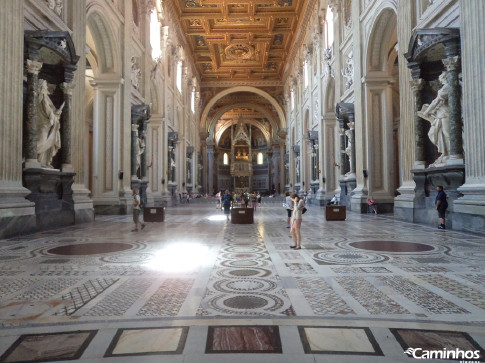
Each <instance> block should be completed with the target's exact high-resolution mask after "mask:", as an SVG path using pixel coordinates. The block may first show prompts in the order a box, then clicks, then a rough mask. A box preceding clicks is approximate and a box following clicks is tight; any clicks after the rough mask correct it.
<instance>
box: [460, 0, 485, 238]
mask: <svg viewBox="0 0 485 363" xmlns="http://www.w3.org/2000/svg"><path fill="white" fill-rule="evenodd" d="M460 17H461V19H460V23H461V29H460V33H461V52H462V53H461V56H462V71H463V100H464V101H465V102H464V103H463V119H464V130H463V131H464V133H463V141H464V148H465V150H464V152H465V155H466V168H465V175H466V178H465V180H466V182H465V184H464V185H462V186H461V187H460V188H458V190H459V191H460V192H461V193H462V194H463V197H461V198H459V199H457V200H455V201H454V203H453V229H463V230H469V231H477V232H478V231H481V232H483V231H484V230H485V153H484V152H483V150H485V127H483V126H484V125H485V102H484V100H485V77H484V75H483V70H484V69H485V57H483V54H484V49H485V7H484V6H483V1H482V0H466V1H460Z"/></svg>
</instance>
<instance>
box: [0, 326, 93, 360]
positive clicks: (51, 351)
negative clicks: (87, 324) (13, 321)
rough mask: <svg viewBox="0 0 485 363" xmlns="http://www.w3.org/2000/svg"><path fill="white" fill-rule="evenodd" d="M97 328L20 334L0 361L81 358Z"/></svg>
mask: <svg viewBox="0 0 485 363" xmlns="http://www.w3.org/2000/svg"><path fill="white" fill-rule="evenodd" d="M96 333H97V330H83V331H73V332H61V333H52V334H28V335H22V336H20V337H19V338H18V339H17V340H16V341H15V343H13V344H12V346H11V347H10V348H8V350H7V351H6V352H5V353H4V354H3V355H2V356H1V357H0V362H12V363H14V362H55V361H61V360H73V359H79V358H81V356H82V354H83V353H84V351H85V350H86V348H87V347H88V345H89V343H90V342H91V340H93V338H94V336H95V335H96Z"/></svg>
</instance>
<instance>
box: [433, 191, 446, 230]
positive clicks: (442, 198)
mask: <svg viewBox="0 0 485 363" xmlns="http://www.w3.org/2000/svg"><path fill="white" fill-rule="evenodd" d="M436 191H437V192H438V194H437V195H436V199H435V205H436V210H437V211H438V217H439V219H440V225H439V227H438V228H439V229H446V226H445V214H446V209H447V208H448V201H447V200H446V193H445V192H444V191H443V186H441V185H439V186H437V187H436Z"/></svg>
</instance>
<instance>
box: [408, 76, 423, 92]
mask: <svg viewBox="0 0 485 363" xmlns="http://www.w3.org/2000/svg"><path fill="white" fill-rule="evenodd" d="M409 84H410V85H411V88H412V90H413V91H414V92H416V91H421V90H422V89H423V87H424V79H422V78H416V79H412V80H410V81H409Z"/></svg>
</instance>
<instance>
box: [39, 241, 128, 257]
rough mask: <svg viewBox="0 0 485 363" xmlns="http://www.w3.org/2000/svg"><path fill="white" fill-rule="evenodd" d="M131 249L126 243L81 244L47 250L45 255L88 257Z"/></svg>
mask: <svg viewBox="0 0 485 363" xmlns="http://www.w3.org/2000/svg"><path fill="white" fill-rule="evenodd" d="M131 248H133V245H131V244H128V243H114V242H113V243H109V242H108V243H83V244H75V245H68V246H59V247H54V248H51V249H49V250H47V253H50V254H52V255H61V256H89V255H97V254H101V253H113V252H120V251H126V250H129V249H131Z"/></svg>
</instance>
